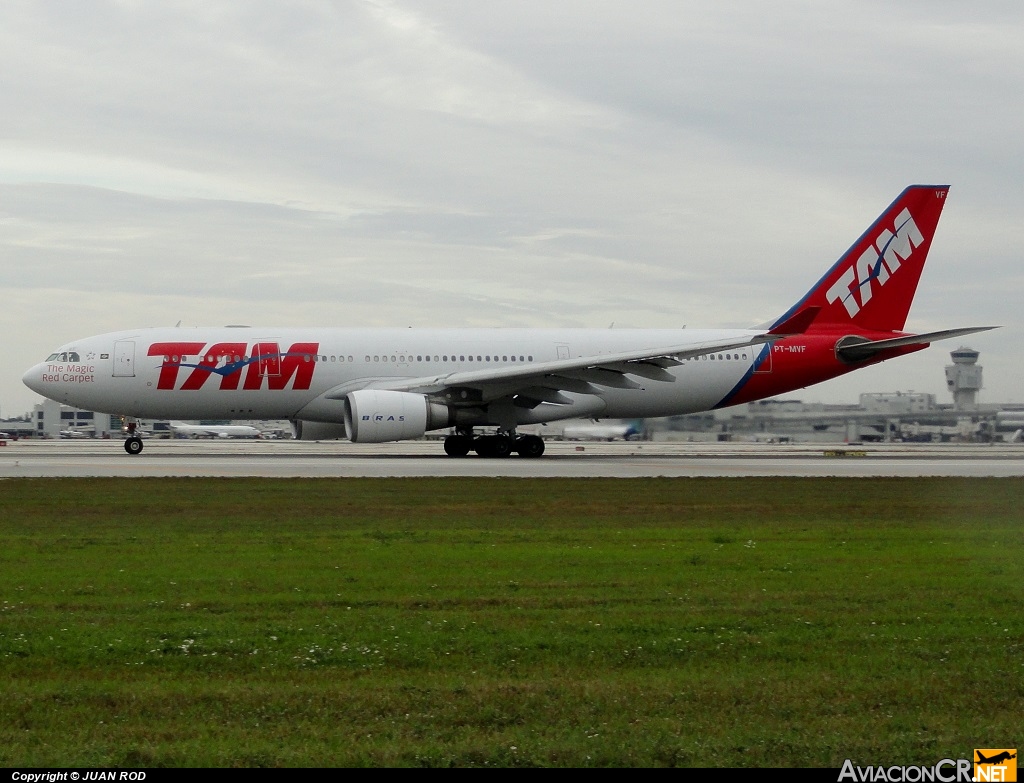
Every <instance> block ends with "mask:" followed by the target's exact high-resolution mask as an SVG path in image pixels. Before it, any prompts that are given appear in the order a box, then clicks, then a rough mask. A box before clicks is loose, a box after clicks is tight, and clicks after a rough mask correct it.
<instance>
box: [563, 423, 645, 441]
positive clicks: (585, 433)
mask: <svg viewBox="0 0 1024 783" xmlns="http://www.w3.org/2000/svg"><path fill="white" fill-rule="evenodd" d="M643 431H644V427H643V422H642V421H629V422H622V423H613V422H605V421H588V422H581V423H578V424H566V425H565V427H564V428H563V429H562V439H563V440H629V439H630V438H635V437H636V436H637V435H642V434H643Z"/></svg>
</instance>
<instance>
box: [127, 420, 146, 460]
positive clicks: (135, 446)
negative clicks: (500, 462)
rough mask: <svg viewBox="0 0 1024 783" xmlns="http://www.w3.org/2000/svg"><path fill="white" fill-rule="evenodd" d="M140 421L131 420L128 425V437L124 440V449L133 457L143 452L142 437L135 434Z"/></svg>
mask: <svg viewBox="0 0 1024 783" xmlns="http://www.w3.org/2000/svg"><path fill="white" fill-rule="evenodd" d="M138 426H139V425H138V422H134V421H130V422H128V424H127V425H126V429H127V431H128V437H127V438H126V439H125V442H124V450H125V451H127V452H128V453H129V454H131V455H132V456H133V457H134V456H135V455H136V454H141V453H142V438H140V437H139V436H138V435H136V434H135V429H136V428H137V427H138Z"/></svg>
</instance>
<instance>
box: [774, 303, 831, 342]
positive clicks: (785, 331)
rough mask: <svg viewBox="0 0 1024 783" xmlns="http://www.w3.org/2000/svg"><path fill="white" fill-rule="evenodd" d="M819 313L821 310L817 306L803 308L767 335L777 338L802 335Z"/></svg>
mask: <svg viewBox="0 0 1024 783" xmlns="http://www.w3.org/2000/svg"><path fill="white" fill-rule="evenodd" d="M820 312H821V308H820V307H818V306H814V307H805V308H804V309H803V310H799V311H798V312H797V313H796V314H795V315H791V316H790V317H789V318H787V319H786V320H785V321H783V322H782V323H780V324H776V325H775V326H773V327H772V328H771V331H769V332H768V334H770V335H773V336H777V337H787V336H789V335H792V334H803V333H804V332H806V331H807V329H808V328H809V327H810V325H811V323H812V322H813V321H814V319H815V318H817V317H818V313H820Z"/></svg>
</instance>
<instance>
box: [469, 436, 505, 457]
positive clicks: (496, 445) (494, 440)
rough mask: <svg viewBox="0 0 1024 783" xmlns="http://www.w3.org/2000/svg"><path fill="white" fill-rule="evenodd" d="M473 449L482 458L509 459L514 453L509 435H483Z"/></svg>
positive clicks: (476, 441) (475, 442)
mask: <svg viewBox="0 0 1024 783" xmlns="http://www.w3.org/2000/svg"><path fill="white" fill-rule="evenodd" d="M473 448H474V449H475V450H476V453H477V454H479V455H480V456H481V457H507V456H508V455H509V454H511V453H512V439H511V438H510V437H508V436H507V435H481V436H480V437H479V438H477V439H476V440H475V441H474V442H473Z"/></svg>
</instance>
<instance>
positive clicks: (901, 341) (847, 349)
mask: <svg viewBox="0 0 1024 783" xmlns="http://www.w3.org/2000/svg"><path fill="white" fill-rule="evenodd" d="M998 328H999V327H998V326H970V327H967V328H964V329H946V330H944V331H941V332H928V333H927V334H912V335H908V336H907V337H892V338H889V339H887V340H865V339H864V338H862V337H854V336H850V337H844V338H843V339H842V340H840V341H839V344H838V345H837V346H836V356H837V357H839V359H841V360H842V361H844V362H862V361H865V360H867V359H872V358H874V357H875V356H876V355H877V354H879V353H881V352H882V351H886V350H888V349H890V348H901V347H903V346H904V345H929V344H931V343H934V342H937V341H938V340H948V339H949V338H951V337H963V336H964V335H968V334H975V333H976V332H987V331H988V330H989V329H998Z"/></svg>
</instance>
